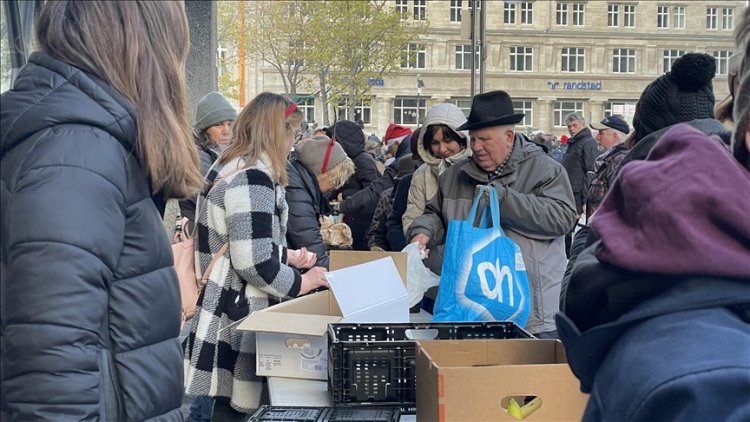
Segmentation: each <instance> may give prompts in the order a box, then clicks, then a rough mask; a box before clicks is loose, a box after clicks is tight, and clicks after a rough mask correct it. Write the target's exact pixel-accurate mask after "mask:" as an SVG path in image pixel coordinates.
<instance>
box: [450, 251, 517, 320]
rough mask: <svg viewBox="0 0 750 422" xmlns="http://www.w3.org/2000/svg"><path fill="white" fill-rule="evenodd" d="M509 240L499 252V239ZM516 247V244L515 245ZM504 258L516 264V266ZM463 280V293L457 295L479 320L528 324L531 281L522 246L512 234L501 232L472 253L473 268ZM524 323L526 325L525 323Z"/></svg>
mask: <svg viewBox="0 0 750 422" xmlns="http://www.w3.org/2000/svg"><path fill="white" fill-rule="evenodd" d="M506 241H507V242H508V243H509V245H508V246H507V247H508V248H512V249H510V250H513V249H515V251H514V253H513V254H511V253H509V252H510V251H509V250H508V249H506V250H504V251H502V253H501V254H500V255H498V249H497V247H496V246H493V244H494V245H496V243H493V242H502V243H506ZM513 247H515V248H513ZM501 262H503V263H505V262H507V263H511V265H512V264H515V265H514V267H515V269H512V268H511V266H510V265H503V264H501ZM462 284H463V289H460V290H463V294H462V295H458V299H459V301H461V302H463V304H464V305H465V306H468V307H469V308H471V309H472V310H473V313H474V314H475V318H476V320H485V321H492V320H497V321H505V320H510V321H514V322H516V323H518V324H519V325H521V324H525V323H526V320H527V319H528V315H529V303H528V301H529V298H528V297H527V293H528V290H527V289H524V288H523V286H527V285H528V279H527V277H526V267H525V266H524V263H523V256H522V255H521V250H520V248H518V246H517V245H515V243H513V242H512V241H511V240H510V239H509V238H507V237H505V236H501V237H500V238H495V239H492V240H491V241H490V242H487V244H486V245H484V246H483V247H481V248H480V249H478V250H476V251H474V253H472V254H471V268H470V270H469V274H468V277H466V283H462ZM522 326H523V325H522Z"/></svg>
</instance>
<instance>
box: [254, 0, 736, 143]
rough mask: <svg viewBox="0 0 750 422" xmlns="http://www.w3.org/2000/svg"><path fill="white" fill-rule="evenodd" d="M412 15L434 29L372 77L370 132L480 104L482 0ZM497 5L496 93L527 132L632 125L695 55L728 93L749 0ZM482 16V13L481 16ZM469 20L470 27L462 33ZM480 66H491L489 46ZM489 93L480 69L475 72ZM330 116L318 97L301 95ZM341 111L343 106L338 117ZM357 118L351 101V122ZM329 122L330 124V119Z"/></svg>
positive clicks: (490, 33)
mask: <svg viewBox="0 0 750 422" xmlns="http://www.w3.org/2000/svg"><path fill="white" fill-rule="evenodd" d="M390 3H391V4H392V6H393V7H396V8H398V9H399V10H401V11H403V12H406V18H405V19H407V20H422V19H425V20H428V22H429V27H430V29H429V35H428V36H426V37H424V38H423V39H419V40H414V42H413V43H411V44H410V45H409V46H408V47H407V51H408V52H409V53H410V54H408V55H407V56H405V59H404V61H403V62H402V64H401V71H400V72H395V73H391V74H388V75H385V76H384V77H383V78H382V79H380V80H374V81H372V99H371V100H370V101H364V102H362V103H361V104H359V105H357V114H358V115H357V116H356V117H361V118H362V120H363V121H364V123H365V132H366V133H375V134H377V135H378V136H381V135H382V134H383V132H384V131H385V129H386V127H387V126H388V124H389V123H399V124H403V125H406V126H410V127H416V126H417V124H418V122H419V121H420V119H421V117H423V116H424V114H425V113H426V110H428V109H429V108H430V107H431V106H432V105H434V104H436V103H440V102H452V103H454V104H456V105H458V106H459V107H461V108H462V109H463V110H464V111H465V112H466V113H467V114H468V111H469V108H470V105H471V66H472V51H471V50H472V49H471V41H470V39H469V38H468V37H466V35H465V34H466V32H467V31H466V27H467V26H470V25H467V22H466V21H469V20H470V16H471V15H470V4H469V3H470V0H390ZM477 6H478V7H485V8H486V27H485V33H486V36H485V51H486V58H485V72H484V90H485V91H490V90H495V89H502V90H505V91H507V92H508V93H510V95H511V96H512V97H513V98H514V99H515V100H516V104H515V107H516V111H517V112H523V113H525V114H526V117H525V118H524V120H523V121H522V122H521V123H520V124H519V125H520V126H523V127H525V130H527V131H531V130H542V131H545V132H548V133H554V134H557V135H560V134H563V133H566V129H565V122H564V118H565V115H566V114H568V113H570V112H573V111H578V112H581V113H582V114H583V115H584V116H585V117H586V118H587V119H588V120H589V121H591V120H594V121H596V120H600V119H602V118H603V117H604V116H607V115H610V114H621V115H624V116H625V117H626V118H627V119H628V120H630V121H632V115H633V112H634V110H635V104H636V102H637V101H638V97H639V96H640V93H641V91H642V90H643V89H644V88H645V87H646V85H648V84H649V83H650V82H651V81H653V80H654V79H655V78H657V77H658V76H660V75H662V74H663V73H665V72H666V71H668V70H669V68H670V66H671V64H672V62H673V61H674V60H675V59H676V58H678V57H679V56H681V55H682V54H685V53H687V52H702V53H707V54H710V55H712V56H714V57H715V58H716V60H717V75H716V77H715V78H714V81H713V83H714V94H715V97H716V101H717V103H718V102H719V101H720V100H721V99H723V98H724V97H725V96H726V95H727V94H728V87H727V65H728V61H729V57H730V56H731V55H732V54H733V53H734V49H735V48H734V37H733V31H734V28H735V25H736V24H737V21H738V20H739V19H740V17H741V15H742V11H743V8H744V7H746V2H745V1H721V0H712V1H658V0H656V1H627V0H612V1H582V0H569V1H568V0H566V1H562V0H561V1H546V0H544V1H543V0H536V1H518V0H515V1H480V2H478V3H477ZM478 20H479V19H478V14H477V21H478ZM462 21H464V23H463V25H464V31H463V32H464V35H462ZM475 57H476V60H475V61H474V65H475V66H477V69H479V64H478V60H479V51H475ZM246 81H247V82H248V83H247V84H246V92H245V94H246V97H247V98H252V97H253V96H254V95H256V94H258V93H260V92H262V91H264V90H270V91H274V92H283V91H284V89H283V84H282V83H281V80H280V78H279V77H278V75H277V74H276V73H275V70H274V69H272V68H270V67H267V68H266V67H264V66H262V65H257V66H254V67H248V68H246ZM475 84H476V89H477V91H476V92H477V93H478V88H479V71H478V70H477V79H476V80H475ZM300 103H301V107H302V108H303V109H305V112H306V115H307V118H308V120H310V121H316V122H320V119H321V116H322V111H321V107H322V105H321V103H320V101H319V99H318V98H314V97H312V96H310V97H308V98H306V99H303V100H302V101H300ZM330 115H331V116H332V115H333V114H332V113H331V114H330ZM354 117H355V116H347V115H346V111H345V108H343V107H342V108H341V109H340V111H339V118H349V119H350V120H354ZM320 124H322V123H320Z"/></svg>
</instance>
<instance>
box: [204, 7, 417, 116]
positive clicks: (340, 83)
mask: <svg viewBox="0 0 750 422" xmlns="http://www.w3.org/2000/svg"><path fill="white" fill-rule="evenodd" d="M386 4H387V3H386V0H368V1H362V0H314V1H301V0H298V1H278V0H273V1H269V0H262V1H250V2H243V1H223V2H219V7H218V22H219V26H220V28H219V31H218V34H219V44H220V45H221V46H222V47H225V48H227V49H229V50H231V51H232V53H233V54H230V55H229V57H228V59H229V60H234V61H240V67H242V65H241V63H242V60H243V59H245V58H246V59H247V60H253V61H254V62H255V63H266V64H268V65H270V66H271V67H272V68H273V69H274V70H275V71H276V73H278V75H279V76H280V77H281V81H282V83H283V85H284V91H285V93H286V94H287V95H289V96H291V97H292V98H294V99H296V97H297V95H298V91H299V89H300V88H302V87H305V88H306V89H309V90H310V91H311V92H315V94H314V95H316V96H317V95H320V99H321V102H322V103H323V122H324V124H326V125H327V124H328V121H329V119H328V107H329V104H331V105H333V106H334V108H336V107H337V106H338V104H339V103H340V102H341V101H345V102H346V103H347V104H348V107H349V110H348V115H349V116H354V108H355V105H356V104H358V103H359V102H360V101H361V100H363V99H367V98H369V93H370V88H371V86H370V83H371V81H372V80H373V79H381V78H382V77H383V75H384V74H386V73H389V72H392V71H397V70H399V64H400V62H401V54H402V52H403V50H404V48H405V47H406V45H407V44H408V43H409V42H410V41H414V40H415V39H417V38H419V37H420V36H421V35H425V34H426V30H427V24H426V23H421V22H413V21H407V20H402V15H401V14H400V13H399V12H397V11H396V10H395V9H393V8H390V7H388V6H387V5H386ZM234 54H236V56H234ZM222 80H223V78H222V77H220V80H219V83H220V86H225V85H224V83H223V82H222ZM230 82H231V81H226V84H228V85H231V84H230ZM235 85H237V84H235ZM240 89H241V88H240ZM235 98H236V97H235Z"/></svg>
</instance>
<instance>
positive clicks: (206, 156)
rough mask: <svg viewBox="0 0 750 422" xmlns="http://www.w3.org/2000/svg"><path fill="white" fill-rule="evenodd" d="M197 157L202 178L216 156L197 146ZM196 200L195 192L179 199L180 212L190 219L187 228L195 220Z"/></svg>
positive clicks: (190, 226)
mask: <svg viewBox="0 0 750 422" xmlns="http://www.w3.org/2000/svg"><path fill="white" fill-rule="evenodd" d="M198 158H199V159H200V164H201V174H203V178H204V179H205V177H206V175H207V174H208V170H210V169H211V166H212V165H213V164H214V161H216V159H217V158H218V157H217V156H216V155H215V154H212V153H209V152H208V151H206V150H204V149H202V148H201V147H198ZM197 200H198V193H197V192H196V194H195V195H193V196H191V197H190V198H186V199H182V200H180V201H179V204H180V214H181V215H182V216H183V217H187V218H188V220H190V225H189V228H190V229H191V230H192V226H193V222H194V221H195V204H196V201H197Z"/></svg>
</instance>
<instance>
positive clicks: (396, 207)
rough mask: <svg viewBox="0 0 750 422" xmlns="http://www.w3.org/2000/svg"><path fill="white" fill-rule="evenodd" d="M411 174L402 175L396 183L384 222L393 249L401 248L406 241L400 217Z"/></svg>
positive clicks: (404, 206)
mask: <svg viewBox="0 0 750 422" xmlns="http://www.w3.org/2000/svg"><path fill="white" fill-rule="evenodd" d="M412 175H413V174H408V175H406V176H404V177H403V178H402V179H401V180H399V181H398V183H397V184H396V193H395V196H394V199H393V208H392V209H391V213H390V214H388V219H387V220H386V222H385V227H386V230H387V234H386V237H387V238H388V243H390V244H391V249H393V250H394V251H400V250H403V249H404V248H405V247H406V245H407V243H406V236H404V225H403V223H402V222H401V217H402V216H403V215H404V212H406V204H407V202H408V201H407V199H408V197H409V187H411V179H412Z"/></svg>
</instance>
